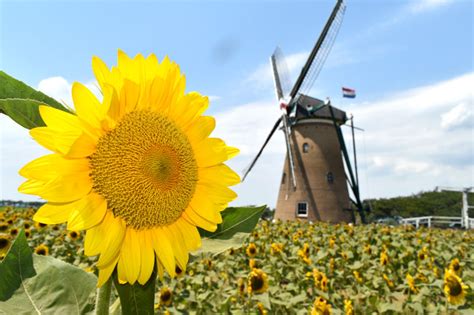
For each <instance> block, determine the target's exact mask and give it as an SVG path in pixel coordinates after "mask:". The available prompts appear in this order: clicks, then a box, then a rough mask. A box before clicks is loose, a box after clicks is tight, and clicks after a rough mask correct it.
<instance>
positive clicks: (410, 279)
mask: <svg viewBox="0 0 474 315" xmlns="http://www.w3.org/2000/svg"><path fill="white" fill-rule="evenodd" d="M406 279H407V283H408V287H409V288H410V291H411V292H413V293H418V289H417V288H416V286H415V279H413V277H412V276H411V275H410V274H409V273H407V277H406Z"/></svg>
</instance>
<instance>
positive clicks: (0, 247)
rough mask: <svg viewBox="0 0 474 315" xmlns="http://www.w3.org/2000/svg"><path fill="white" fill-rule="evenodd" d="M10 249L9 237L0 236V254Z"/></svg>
mask: <svg viewBox="0 0 474 315" xmlns="http://www.w3.org/2000/svg"><path fill="white" fill-rule="evenodd" d="M9 247H10V237H9V236H8V235H4V234H0V253H5V252H6V251H7V250H8V248H9Z"/></svg>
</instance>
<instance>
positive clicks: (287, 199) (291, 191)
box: [242, 0, 365, 223]
mask: <svg viewBox="0 0 474 315" xmlns="http://www.w3.org/2000/svg"><path fill="white" fill-rule="evenodd" d="M344 12H345V4H344V2H343V0H338V1H337V3H336V5H335V7H334V9H333V10H332V13H331V15H330V17H329V19H328V21H327V22H326V24H325V26H324V28H323V31H322V32H321V35H320V36H319V38H318V40H317V42H316V44H315V45H314V47H313V49H312V51H311V53H310V55H309V57H308V60H307V61H306V63H305V65H304V66H303V68H302V70H301V73H300V75H299V76H298V79H297V80H296V82H295V84H294V86H293V87H292V88H291V90H290V89H289V88H288V87H289V80H288V76H287V69H286V68H285V63H284V61H283V57H282V53H281V50H280V49H279V48H277V49H276V50H275V52H274V53H273V55H272V56H271V58H270V63H271V67H272V71H273V78H274V83H275V91H276V97H277V100H278V102H279V104H280V110H281V112H282V115H281V117H280V118H279V119H278V120H277V121H276V122H275V124H274V126H273V128H272V129H271V131H270V133H269V135H268V136H267V138H266V140H265V142H264V144H263V146H262V147H261V149H260V151H259V152H258V154H257V156H256V157H255V158H254V159H253V161H252V162H251V163H250V165H249V167H248V168H247V170H246V171H245V172H244V175H243V178H242V181H243V180H245V178H246V177H247V175H248V174H249V172H250V171H251V170H252V168H253V167H254V165H255V163H256V162H257V160H258V159H259V157H260V155H261V154H262V152H263V150H264V148H265V146H266V145H267V143H268V142H269V141H270V139H271V137H272V136H273V134H274V133H275V131H276V130H277V129H278V128H279V127H280V126H281V129H282V130H283V133H284V136H285V143H286V150H287V154H286V158H285V164H284V167H283V175H282V179H281V184H280V190H279V195H278V200H277V206H276V212H275V218H279V219H283V220H293V219H296V218H302V219H308V220H312V221H316V220H317V221H329V222H333V223H336V222H354V221H355V213H354V212H353V210H352V209H353V207H352V205H354V206H355V208H356V209H357V211H358V212H359V214H360V217H361V220H362V222H364V223H365V215H364V211H363V208H362V202H361V200H360V196H359V184H358V176H357V171H356V173H354V171H353V169H352V165H351V161H350V158H349V153H348V152H347V148H346V145H345V142H344V137H343V133H342V130H341V126H342V125H344V124H346V122H347V121H348V117H347V115H346V113H345V112H344V111H342V110H340V109H337V108H335V107H333V106H332V105H331V104H330V101H329V100H326V102H324V101H322V100H320V99H317V98H313V97H310V96H308V95H306V93H307V91H309V89H310V88H311V87H312V85H313V83H314V81H315V80H316V78H317V77H318V74H319V72H320V71H321V69H322V66H323V64H324V62H325V60H326V58H327V56H328V54H329V52H330V50H331V47H332V45H333V44H334V40H335V38H336V35H337V33H338V31H339V28H340V26H341V23H342V19H343V16H344ZM351 127H352V131H353V130H354V125H353V120H352V119H351ZM353 148H354V160H356V155H355V142H354V146H353ZM355 164H356V162H355ZM355 169H356V170H357V167H356V168H355ZM348 186H349V187H350V189H351V192H352V196H353V198H351V197H350V196H349V191H348Z"/></svg>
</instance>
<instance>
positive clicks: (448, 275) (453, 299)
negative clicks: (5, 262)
mask: <svg viewBox="0 0 474 315" xmlns="http://www.w3.org/2000/svg"><path fill="white" fill-rule="evenodd" d="M468 289H469V287H468V286H467V285H465V284H464V283H463V282H462V280H461V278H459V277H458V276H457V275H456V273H455V272H454V271H453V270H451V269H446V270H445V271H444V294H445V295H446V298H447V299H448V302H449V303H451V304H453V305H462V304H464V302H465V299H464V298H465V296H466V291H467V290H468Z"/></svg>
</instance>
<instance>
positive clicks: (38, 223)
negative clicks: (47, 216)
mask: <svg viewBox="0 0 474 315" xmlns="http://www.w3.org/2000/svg"><path fill="white" fill-rule="evenodd" d="M46 226H48V225H47V224H44V223H41V222H35V228H37V229H42V228H44V227H46Z"/></svg>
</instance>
